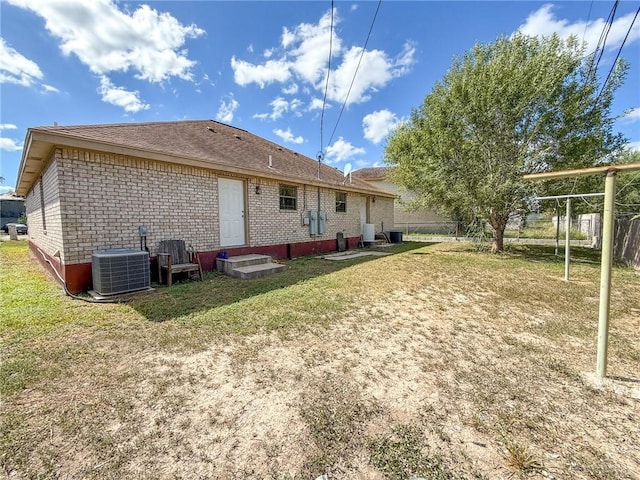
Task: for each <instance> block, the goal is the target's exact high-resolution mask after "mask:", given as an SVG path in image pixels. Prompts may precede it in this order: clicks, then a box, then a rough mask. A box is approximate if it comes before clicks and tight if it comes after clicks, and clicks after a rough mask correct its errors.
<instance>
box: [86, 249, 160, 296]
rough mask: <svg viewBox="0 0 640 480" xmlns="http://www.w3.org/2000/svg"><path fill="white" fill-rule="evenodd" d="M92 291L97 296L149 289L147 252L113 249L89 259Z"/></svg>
mask: <svg viewBox="0 0 640 480" xmlns="http://www.w3.org/2000/svg"><path fill="white" fill-rule="evenodd" d="M91 269H92V277H93V289H94V290H95V292H96V293H98V294H99V295H116V294H118V293H127V292H134V291H136V290H144V289H147V288H150V287H151V277H150V275H149V252H146V251H142V250H131V249H115V250H105V251H102V252H96V253H94V254H93V255H92V257H91Z"/></svg>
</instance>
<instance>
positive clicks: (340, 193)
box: [336, 191, 347, 213]
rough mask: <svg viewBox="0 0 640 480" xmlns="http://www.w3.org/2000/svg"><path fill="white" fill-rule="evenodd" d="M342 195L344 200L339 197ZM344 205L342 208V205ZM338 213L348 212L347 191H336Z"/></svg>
mask: <svg viewBox="0 0 640 480" xmlns="http://www.w3.org/2000/svg"><path fill="white" fill-rule="evenodd" d="M339 196H341V197H343V198H344V200H341V199H339V198H338V197H339ZM341 206H342V210H341V209H340V207H341ZM336 213H347V192H339V191H338V192H336Z"/></svg>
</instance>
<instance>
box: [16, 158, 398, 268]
mask: <svg viewBox="0 0 640 480" xmlns="http://www.w3.org/2000/svg"><path fill="white" fill-rule="evenodd" d="M219 175H220V176H222V175H224V176H232V177H234V178H242V179H244V180H245V187H246V194H245V198H246V205H245V218H246V221H247V223H248V227H247V233H248V238H247V245H248V246H255V247H258V246H267V245H278V244H285V243H297V242H307V241H312V240H327V239H335V238H336V234H337V232H343V233H344V235H345V237H354V236H359V235H360V231H361V225H360V208H361V205H365V202H366V197H365V196H364V195H360V194H358V193H353V192H347V211H346V212H345V213H340V212H336V195H335V194H336V190H333V189H329V188H321V189H320V196H321V208H322V209H323V210H325V211H326V212H327V216H328V221H327V224H326V231H325V233H324V234H323V235H318V236H311V235H310V234H309V226H308V225H304V224H303V218H305V217H306V216H307V212H308V210H310V209H313V210H316V209H317V208H318V204H317V198H318V197H317V192H318V190H317V187H315V186H309V185H306V186H305V185H303V184H294V183H288V184H290V185H295V186H296V187H297V210H295V211H293V210H280V202H279V186H280V184H281V183H286V182H278V181H275V180H268V179H264V178H256V177H251V178H246V177H241V176H237V175H235V176H233V175H228V174H226V173H224V172H215V171H213V170H207V169H203V168H196V167H189V166H184V165H177V164H168V163H162V162H156V161H151V160H145V159H140V158H133V157H128V156H124V155H112V154H107V153H97V152H87V151H79V150H74V149H66V148H59V149H56V150H55V151H54V153H53V156H52V159H51V161H50V163H49V165H48V166H47V168H46V169H45V172H44V174H43V178H44V186H45V189H44V190H45V199H46V202H45V204H46V208H45V214H46V220H47V232H46V235H45V234H44V232H43V231H42V219H41V216H40V196H39V185H38V184H35V185H34V187H33V188H32V190H31V191H30V192H29V194H28V195H27V215H28V219H29V233H30V236H31V237H32V239H33V240H34V242H35V243H36V244H37V245H38V246H40V247H41V248H43V249H45V251H47V253H49V254H53V253H54V252H55V250H58V249H59V250H60V251H61V254H62V259H63V261H64V263H66V264H75V263H85V262H90V261H91V255H92V253H94V252H95V251H97V250H105V249H111V248H139V242H140V240H139V236H138V227H139V226H140V225H145V226H146V227H147V229H148V237H147V245H148V246H149V248H150V249H151V252H152V254H154V253H155V247H156V245H157V244H158V242H159V241H160V240H164V239H171V238H179V239H183V240H185V242H186V243H187V244H190V245H193V247H194V248H195V249H197V250H198V251H213V250H217V249H219V248H220V237H219V223H218V222H219V217H218V182H217V179H218V176H219ZM256 185H260V193H259V194H257V193H256ZM371 220H372V221H373V222H374V223H376V230H380V225H381V222H384V224H385V229H389V228H390V227H391V226H392V225H393V199H390V198H384V197H376V201H375V202H374V203H372V204H371ZM63 223H64V230H63V229H62V224H63ZM62 232H64V234H62Z"/></svg>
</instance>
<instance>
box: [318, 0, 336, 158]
mask: <svg viewBox="0 0 640 480" xmlns="http://www.w3.org/2000/svg"><path fill="white" fill-rule="evenodd" d="M332 50H333V0H331V27H330V29H329V67H328V68H327V81H326V83H325V84H324V98H323V99H322V113H321V115H320V152H322V149H323V148H324V141H323V128H324V110H325V106H326V103H327V91H328V90H329V75H330V74H331V54H332ZM318 161H320V159H318ZM318 168H319V167H318Z"/></svg>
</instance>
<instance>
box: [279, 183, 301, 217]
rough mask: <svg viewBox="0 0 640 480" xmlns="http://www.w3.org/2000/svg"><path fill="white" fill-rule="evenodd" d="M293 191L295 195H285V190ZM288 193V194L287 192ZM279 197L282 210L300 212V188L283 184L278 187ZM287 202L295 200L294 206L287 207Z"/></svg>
mask: <svg viewBox="0 0 640 480" xmlns="http://www.w3.org/2000/svg"><path fill="white" fill-rule="evenodd" d="M289 188H290V189H293V195H283V192H282V190H283V189H289ZM285 193H286V192H285ZM278 197H279V206H280V210H284V211H289V212H295V211H296V210H298V187H297V186H296V185H289V184H286V183H281V184H279V185H278ZM287 200H289V201H291V200H293V206H291V205H287Z"/></svg>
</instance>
